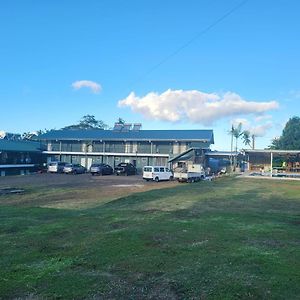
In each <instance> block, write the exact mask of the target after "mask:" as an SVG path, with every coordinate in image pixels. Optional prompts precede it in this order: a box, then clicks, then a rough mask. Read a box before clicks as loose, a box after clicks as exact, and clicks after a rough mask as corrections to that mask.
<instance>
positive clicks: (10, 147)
mask: <svg viewBox="0 0 300 300" xmlns="http://www.w3.org/2000/svg"><path fill="white" fill-rule="evenodd" d="M44 149H45V147H44V145H42V144H41V143H40V142H35V141H13V140H6V139H1V140H0V151H15V152H41V151H42V150H44Z"/></svg>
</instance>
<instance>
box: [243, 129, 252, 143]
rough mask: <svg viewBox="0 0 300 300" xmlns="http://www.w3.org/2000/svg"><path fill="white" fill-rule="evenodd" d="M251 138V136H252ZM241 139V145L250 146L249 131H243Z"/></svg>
mask: <svg viewBox="0 0 300 300" xmlns="http://www.w3.org/2000/svg"><path fill="white" fill-rule="evenodd" d="M252 136H253V135H252ZM242 139H243V143H244V144H245V145H246V146H250V144H251V139H250V131H249V130H244V131H243V132H242Z"/></svg>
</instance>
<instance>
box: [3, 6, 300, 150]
mask: <svg viewBox="0 0 300 300" xmlns="http://www.w3.org/2000/svg"><path fill="white" fill-rule="evenodd" d="M240 3H244V2H243V1H241V0H226V1H223V0H210V1H208V0H201V1H200V0H186V1H177V0H172V1H171V0H164V1H158V0H152V1H146V0H145V1H141V0H128V1H121V0H118V1H117V0H102V1H92V0H90V1H76V0H73V1H30V0H22V1H13V0H12V1H1V4H0V36H1V39H0V74H1V80H0V101H1V106H0V107H1V108H0V116H1V117H0V130H5V131H8V132H21V133H22V132H25V131H34V130H37V129H44V128H47V129H51V128H56V129H59V128H61V127H63V126H66V125H70V124H74V123H76V122H77V121H78V120H80V118H81V117H82V116H83V115H85V114H92V115H95V117H96V118H97V119H101V120H103V121H104V122H105V123H107V124H109V125H113V123H114V122H115V121H116V119H117V118H118V117H122V118H123V119H125V120H126V121H127V122H132V123H134V122H140V123H142V124H143V129H202V128H203V129H206V128H212V129H213V130H214V133H215V146H214V148H215V149H229V148H230V137H229V136H228V134H227V131H228V130H229V129H230V127H231V123H232V122H235V123H237V122H242V123H243V124H244V128H245V129H250V130H252V131H253V132H254V133H255V134H256V135H257V136H258V137H257V139H256V141H257V147H259V148H263V147H266V146H268V145H269V144H270V141H271V139H272V138H274V137H276V136H278V135H280V133H281V131H282V128H283V126H284V124H285V122H286V121H287V120H288V119H289V118H290V117H291V116H294V115H298V116H299V115H300V106H299V101H300V81H299V78H300V60H299V53H300V38H299V37H300V18H299V11H300V2H299V1H297V0H277V1H271V0H265V1H259V0H249V1H246V2H245V3H244V4H243V5H242V6H241V7H239V8H238V9H236V10H235V11H234V12H233V13H231V14H230V15H228V16H227V17H226V18H224V19H222V21H220V22H219V23H218V24H216V25H215V26H213V27H212V28H210V29H209V30H208V31H206V32H205V33H202V32H203V31H205V29H206V28H208V27H209V26H211V25H212V24H214V23H215V22H216V21H217V20H219V19H220V18H222V17H224V16H225V15H226V14H227V13H228V12H229V11H230V10H231V9H233V8H235V7H237V6H238V5H239V4H240ZM195 37H197V38H195ZM190 41H191V42H190ZM189 42H190V43H189ZM184 45H187V46H186V47H183V48H182V46H184ZM181 48H182V49H181ZM179 49H181V50H179ZM174 53H176V54H174ZM173 54H174V55H173ZM84 81H85V82H84ZM76 82H77V85H76V84H75V83H76ZM91 84H92V85H91ZM240 146H242V145H240Z"/></svg>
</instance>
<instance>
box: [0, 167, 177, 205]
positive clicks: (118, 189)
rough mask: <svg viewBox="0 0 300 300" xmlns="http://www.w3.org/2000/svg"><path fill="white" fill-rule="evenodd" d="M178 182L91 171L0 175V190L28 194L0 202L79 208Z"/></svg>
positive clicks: (4, 198)
mask: <svg viewBox="0 0 300 300" xmlns="http://www.w3.org/2000/svg"><path fill="white" fill-rule="evenodd" d="M176 184H177V182H174V181H165V182H159V183H156V182H145V181H143V179H142V177H141V176H138V175H137V176H114V175H111V176H92V175H91V174H82V175H74V176H73V175H69V176H68V175H64V174H47V173H46V174H34V175H25V176H6V177H3V178H1V181H0V190H1V189H5V188H7V187H8V186H17V187H18V189H19V190H27V191H28V193H25V194H21V195H18V197H16V196H14V195H9V196H6V195H5V196H6V197H1V201H0V205H1V204H4V205H25V206H40V207H49V208H62V209H82V208H88V207H95V206H98V205H101V204H105V203H107V202H109V201H111V200H115V199H118V198H121V197H126V196H129V195H131V194H133V193H136V192H145V191H149V190H153V189H160V188H166V187H172V186H175V185H176Z"/></svg>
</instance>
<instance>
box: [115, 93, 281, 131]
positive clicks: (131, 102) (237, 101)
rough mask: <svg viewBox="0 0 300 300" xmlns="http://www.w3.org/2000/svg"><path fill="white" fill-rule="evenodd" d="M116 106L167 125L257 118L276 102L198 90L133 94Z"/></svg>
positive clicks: (275, 106)
mask: <svg viewBox="0 0 300 300" xmlns="http://www.w3.org/2000/svg"><path fill="white" fill-rule="evenodd" d="M118 105H119V107H130V108H131V109H132V111H134V112H136V113H140V114H142V115H143V116H144V117H145V118H147V119H155V120H163V121H170V122H177V121H184V120H185V121H186V120H187V121H190V122H193V123H199V124H203V125H211V124H212V123H213V122H215V121H217V120H219V119H222V118H226V117H232V116H238V115H249V114H252V115H253V114H254V115H260V114H262V113H264V112H267V111H269V110H273V109H277V108H278V107H279V105H278V103H277V102H276V101H268V102H258V101H246V100H244V99H242V98H241V96H239V95H238V94H236V93H232V92H227V93H225V94H224V95H218V94H217V93H210V94H208V93H204V92H201V91H197V90H190V91H183V90H170V89H169V90H167V91H165V92H163V93H162V94H158V93H154V92H151V93H148V94H147V95H145V96H144V97H138V96H136V95H135V93H134V92H132V93H130V94H129V95H128V97H126V98H125V99H123V100H120V101H119V103H118Z"/></svg>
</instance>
